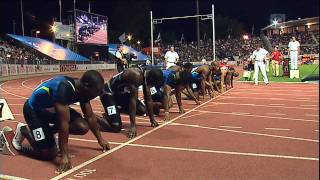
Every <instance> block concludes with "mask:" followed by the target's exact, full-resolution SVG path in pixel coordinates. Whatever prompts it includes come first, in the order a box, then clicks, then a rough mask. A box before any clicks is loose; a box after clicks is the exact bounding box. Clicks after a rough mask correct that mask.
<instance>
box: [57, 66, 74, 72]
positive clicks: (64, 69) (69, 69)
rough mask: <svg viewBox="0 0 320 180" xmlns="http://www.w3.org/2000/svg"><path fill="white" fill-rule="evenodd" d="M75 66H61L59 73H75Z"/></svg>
mask: <svg viewBox="0 0 320 180" xmlns="http://www.w3.org/2000/svg"><path fill="white" fill-rule="evenodd" d="M76 70H77V65H76V64H61V65H60V72H68V71H76Z"/></svg>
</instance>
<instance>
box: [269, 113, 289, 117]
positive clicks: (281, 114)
mask: <svg viewBox="0 0 320 180" xmlns="http://www.w3.org/2000/svg"><path fill="white" fill-rule="evenodd" d="M267 114H268V115H274V116H286V115H287V114H283V113H267Z"/></svg>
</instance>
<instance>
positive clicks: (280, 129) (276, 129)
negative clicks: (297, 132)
mask: <svg viewBox="0 0 320 180" xmlns="http://www.w3.org/2000/svg"><path fill="white" fill-rule="evenodd" d="M264 129H266V130H275V131H289V130H290V129H283V128H264Z"/></svg>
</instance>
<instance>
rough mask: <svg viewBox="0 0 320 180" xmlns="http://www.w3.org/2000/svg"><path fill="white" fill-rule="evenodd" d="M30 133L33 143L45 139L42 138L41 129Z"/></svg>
mask: <svg viewBox="0 0 320 180" xmlns="http://www.w3.org/2000/svg"><path fill="white" fill-rule="evenodd" d="M32 133H33V137H34V140H35V141H41V140H43V139H45V138H46V137H45V136H44V133H43V130H42V128H38V129H35V130H33V131H32Z"/></svg>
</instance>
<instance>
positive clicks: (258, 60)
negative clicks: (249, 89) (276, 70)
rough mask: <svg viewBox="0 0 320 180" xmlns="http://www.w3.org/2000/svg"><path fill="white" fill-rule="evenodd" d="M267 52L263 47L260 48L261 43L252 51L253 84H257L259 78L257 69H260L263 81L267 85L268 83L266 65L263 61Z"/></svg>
mask: <svg viewBox="0 0 320 180" xmlns="http://www.w3.org/2000/svg"><path fill="white" fill-rule="evenodd" d="M268 54H269V52H268V51H267V50H265V49H263V48H261V45H260V44H258V45H257V49H256V50H255V51H253V54H252V56H251V57H252V58H253V60H254V83H255V85H258V80H259V69H260V70H261V74H262V76H263V81H264V83H265V84H266V85H267V84H269V80H268V76H267V72H266V65H265V63H264V61H265V59H266V58H267V55H268Z"/></svg>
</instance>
